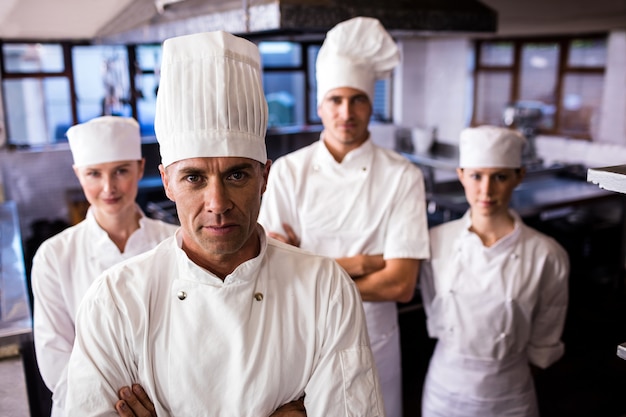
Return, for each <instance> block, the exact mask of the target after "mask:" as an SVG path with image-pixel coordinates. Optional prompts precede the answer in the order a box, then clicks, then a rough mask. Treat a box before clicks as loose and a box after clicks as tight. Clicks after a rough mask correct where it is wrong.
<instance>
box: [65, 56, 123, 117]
mask: <svg viewBox="0 0 626 417" xmlns="http://www.w3.org/2000/svg"><path fill="white" fill-rule="evenodd" d="M72 56H73V59H74V79H75V82H76V96H77V98H78V121H79V123H83V122H86V121H87V120H90V119H93V118H94V117H98V116H102V115H116V116H128V117H129V116H131V114H132V111H131V108H130V105H129V104H128V91H129V82H128V54H127V51H126V48H125V47H124V46H106V45H93V46H75V47H74V48H72Z"/></svg>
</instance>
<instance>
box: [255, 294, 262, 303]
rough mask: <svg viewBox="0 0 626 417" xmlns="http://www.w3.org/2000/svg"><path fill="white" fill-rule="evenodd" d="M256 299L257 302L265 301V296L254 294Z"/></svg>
mask: <svg viewBox="0 0 626 417" xmlns="http://www.w3.org/2000/svg"><path fill="white" fill-rule="evenodd" d="M254 299H255V300H257V301H263V294H262V293H260V292H257V293H255V294H254Z"/></svg>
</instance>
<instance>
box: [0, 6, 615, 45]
mask: <svg viewBox="0 0 626 417" xmlns="http://www.w3.org/2000/svg"><path fill="white" fill-rule="evenodd" d="M156 1H161V2H162V1H164V0H156ZM166 1H167V0H166ZM169 1H171V0H169ZM480 1H481V2H482V3H484V4H485V5H488V6H490V7H492V8H493V9H495V10H496V11H498V26H499V30H498V34H499V35H542V34H558V33H563V34H570V33H588V32H597V31H607V30H613V29H625V30H626V0H592V1H588V0H480ZM154 2H155V0H0V38H2V39H22V40H28V39H33V40H48V39H53V40H63V39H92V38H94V37H96V36H97V35H98V34H99V33H102V32H106V31H107V28H110V27H112V26H113V27H120V26H124V27H125V28H128V29H131V28H134V27H141V26H142V25H145V24H147V23H148V22H149V21H150V19H151V18H153V17H154V16H155V15H157V13H158V12H157V8H156V6H155V4H154ZM205 2H206V3H211V2H214V3H215V4H220V3H222V4H223V3H225V2H224V1H222V0H217V2H216V0H205ZM256 2H257V3H258V2H259V0H256ZM239 4H241V2H239Z"/></svg>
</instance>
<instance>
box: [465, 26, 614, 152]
mask: <svg viewBox="0 0 626 417" xmlns="http://www.w3.org/2000/svg"><path fill="white" fill-rule="evenodd" d="M577 40H603V41H605V42H607V41H608V35H607V34H606V33H592V34H584V35H577V36H541V37H524V38H516V37H506V38H504V37H503V38H485V39H475V41H474V60H475V61H474V62H475V65H474V74H473V83H474V86H475V88H474V93H473V98H472V106H473V109H472V119H471V124H472V126H476V125H479V124H482V123H483V122H482V121H480V120H477V111H476V109H477V108H478V104H479V103H478V88H477V87H476V86H477V85H478V78H479V76H480V75H481V73H482V74H488V73H498V72H501V73H502V72H505V73H509V74H511V79H512V81H511V91H509V102H512V103H513V102H516V101H518V100H519V99H520V85H521V71H522V69H521V60H522V49H523V47H524V45H528V44H534V43H554V44H557V45H558V48H559V52H558V53H559V57H558V68H557V71H556V78H557V80H556V86H555V92H554V94H555V101H556V109H555V114H554V128H553V129H544V128H542V129H540V130H539V133H541V134H551V135H565V136H567V137H572V138H577V139H587V140H590V139H591V133H592V132H591V131H587V132H586V133H584V134H575V133H571V132H567V133H566V132H564V131H563V126H561V123H562V120H561V113H562V111H563V109H562V101H563V91H564V81H565V78H566V77H567V76H568V75H571V74H590V75H602V76H604V74H605V71H606V62H605V64H604V65H602V66H570V65H569V64H568V57H569V53H570V46H571V44H572V43H573V42H574V41H577ZM496 42H498V43H500V42H509V43H511V44H512V46H513V62H512V64H511V65H486V64H483V63H482V62H481V58H482V46H483V45H484V44H486V43H496ZM503 110H504V109H503Z"/></svg>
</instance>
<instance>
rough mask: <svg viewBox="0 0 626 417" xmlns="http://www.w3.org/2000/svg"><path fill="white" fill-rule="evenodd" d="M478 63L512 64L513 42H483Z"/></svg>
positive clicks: (508, 65) (504, 65)
mask: <svg viewBox="0 0 626 417" xmlns="http://www.w3.org/2000/svg"><path fill="white" fill-rule="evenodd" d="M480 64H481V65H487V66H498V67H510V66H511V65H513V44H512V43H511V42H483V43H482V44H481V47H480Z"/></svg>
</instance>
